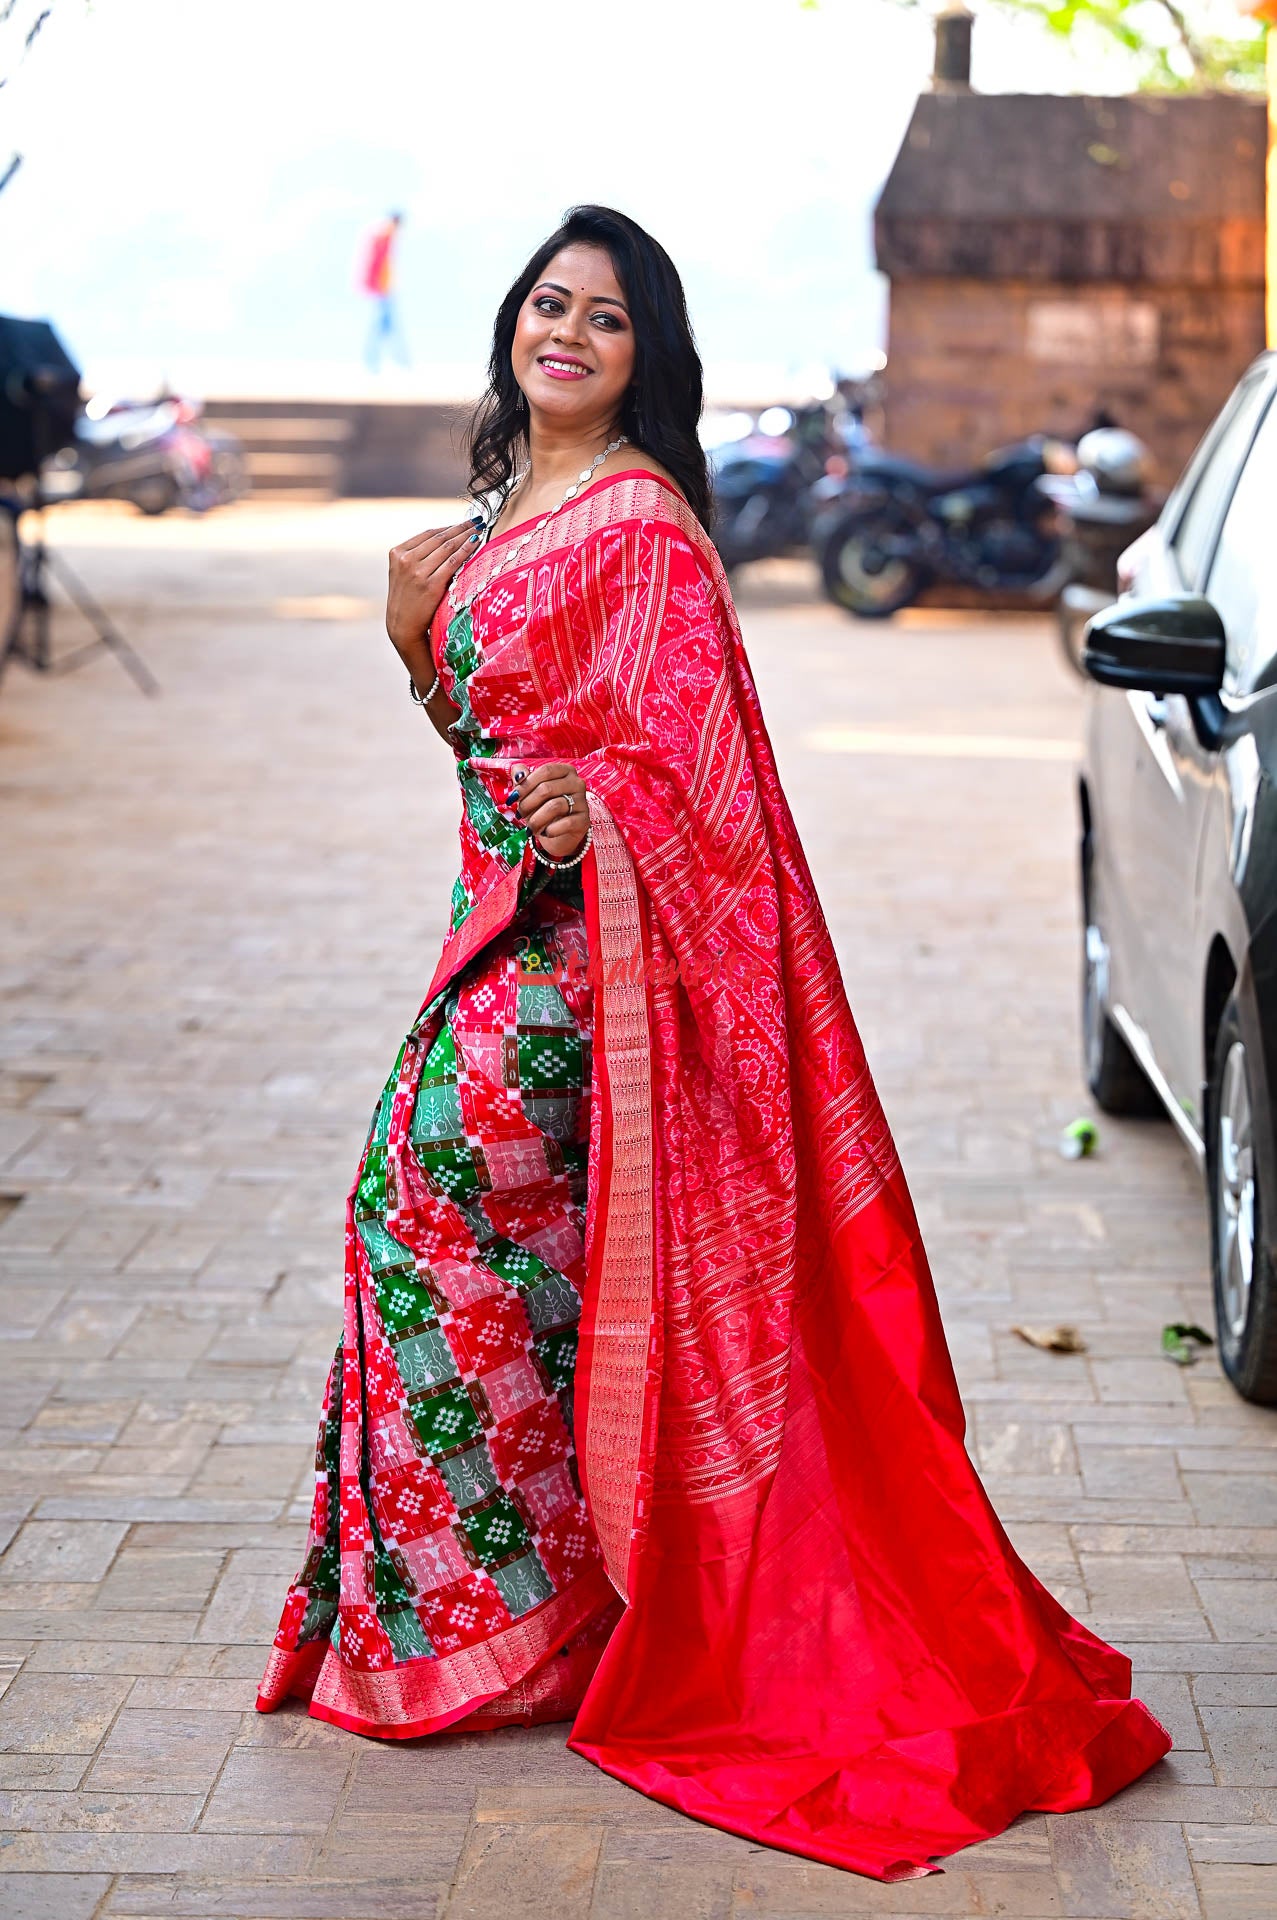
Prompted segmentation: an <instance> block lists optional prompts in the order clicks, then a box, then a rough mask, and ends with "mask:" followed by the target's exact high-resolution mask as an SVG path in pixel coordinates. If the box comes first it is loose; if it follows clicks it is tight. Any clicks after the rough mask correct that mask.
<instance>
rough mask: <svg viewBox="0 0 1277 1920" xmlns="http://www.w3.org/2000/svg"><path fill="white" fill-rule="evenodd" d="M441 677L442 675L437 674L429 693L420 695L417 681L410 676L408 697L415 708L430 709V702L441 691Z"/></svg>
mask: <svg viewBox="0 0 1277 1920" xmlns="http://www.w3.org/2000/svg"><path fill="white" fill-rule="evenodd" d="M441 677H442V676H441V675H440V674H438V673H436V674H435V677H434V679H433V680H432V681H431V683H430V691H429V693H418V692H417V683H416V681H415V680H414V679H413V677H412V675H411V674H409V675H408V697H409V699H410V700H411V701H412V704H413V706H414V707H428V706H429V705H430V702H431V701H432V700H433V699H434V697H435V695H436V694H437V693H438V691H439V681H440V679H441Z"/></svg>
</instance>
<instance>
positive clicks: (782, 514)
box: [708, 406, 832, 574]
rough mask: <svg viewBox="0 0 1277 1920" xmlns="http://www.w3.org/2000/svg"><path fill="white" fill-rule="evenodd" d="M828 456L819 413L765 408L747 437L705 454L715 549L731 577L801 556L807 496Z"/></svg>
mask: <svg viewBox="0 0 1277 1920" xmlns="http://www.w3.org/2000/svg"><path fill="white" fill-rule="evenodd" d="M831 450H832V442H831V438H830V423H829V416H828V414H827V412H826V410H825V408H824V407H823V406H809V407H799V408H796V409H792V410H791V409H790V408H789V407H767V408H764V410H763V412H762V413H761V414H760V415H759V416H758V419H757V422H756V423H755V424H754V428H753V430H752V431H751V432H748V433H746V434H745V435H744V436H743V437H742V438H740V439H736V440H729V441H727V442H726V443H724V444H720V445H718V446H711V447H710V448H709V449H708V455H709V465H710V476H711V479H712V482H713V488H714V544H715V546H716V547H717V548H718V553H719V558H720V559H721V560H722V563H723V566H724V568H725V569H726V571H727V572H728V573H729V574H730V573H732V572H734V571H735V569H736V568H737V567H741V566H744V565H745V564H746V563H747V562H748V561H751V560H770V559H775V558H777V557H778V556H781V555H784V554H791V553H797V552H801V551H803V550H805V549H806V547H807V544H808V541H809V539H810V534H811V515H812V495H811V490H812V487H813V485H814V484H815V482H816V481H817V480H819V479H820V478H821V477H822V475H823V474H824V473H825V470H826V463H827V461H828V459H829V457H830V453H831Z"/></svg>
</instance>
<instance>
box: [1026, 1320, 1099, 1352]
mask: <svg viewBox="0 0 1277 1920" xmlns="http://www.w3.org/2000/svg"><path fill="white" fill-rule="evenodd" d="M1011 1331H1012V1333H1018V1334H1019V1336H1020V1338H1021V1340H1027V1341H1028V1343H1029V1345H1030V1346H1031V1347H1041V1348H1043V1349H1044V1351H1045V1352H1047V1353H1085V1352H1086V1342H1085V1340H1084V1339H1083V1338H1082V1336H1081V1334H1080V1333H1079V1332H1078V1330H1077V1328H1076V1327H1068V1326H1061V1327H1012V1329H1011Z"/></svg>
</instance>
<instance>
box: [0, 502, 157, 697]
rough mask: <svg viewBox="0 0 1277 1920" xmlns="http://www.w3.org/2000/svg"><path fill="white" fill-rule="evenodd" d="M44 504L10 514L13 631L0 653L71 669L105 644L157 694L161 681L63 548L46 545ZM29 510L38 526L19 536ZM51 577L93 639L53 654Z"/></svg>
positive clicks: (44, 667)
mask: <svg viewBox="0 0 1277 1920" xmlns="http://www.w3.org/2000/svg"><path fill="white" fill-rule="evenodd" d="M45 505H46V502H44V501H43V500H38V501H37V503H36V504H35V505H34V506H32V507H27V508H25V509H22V510H20V511H19V513H18V514H17V515H15V523H14V531H15V534H17V535H18V583H19V600H18V606H17V612H16V616H15V623H14V632H13V634H12V636H11V638H10V640H9V644H8V646H7V647H6V646H5V645H4V642H3V640H0V659H3V658H4V657H5V656H6V655H7V656H8V657H10V658H12V659H15V660H21V661H23V662H24V663H25V664H26V665H27V666H29V667H31V668H33V669H34V670H35V672H36V673H51V674H61V673H73V672H74V671H75V669H76V668H77V667H83V666H86V665H87V664H88V662H89V661H90V660H91V659H92V658H93V657H94V655H95V654H98V653H100V652H102V650H103V649H104V648H105V649H106V650H107V651H108V652H110V653H113V654H114V655H115V657H116V659H117V660H118V661H119V663H120V665H121V666H122V667H123V668H124V671H125V672H126V673H127V674H128V676H129V678H130V679H131V680H132V681H133V683H134V685H135V686H137V687H138V688H139V689H140V690H141V691H142V692H143V693H147V694H157V693H158V692H159V690H160V683H159V681H158V680H157V679H156V678H155V675H154V674H153V673H152V672H151V670H150V668H149V667H148V666H147V664H146V662H145V660H143V659H142V657H141V655H140V654H139V653H138V651H137V649H136V647H134V646H132V645H131V644H130V642H129V641H128V640H126V639H125V637H124V635H123V634H122V633H121V632H120V629H119V628H118V627H117V626H116V624H115V622H114V620H112V618H111V616H110V614H109V613H108V612H107V611H106V608H105V607H103V606H102V605H101V604H100V603H99V602H98V601H97V600H95V599H94V597H93V595H92V594H91V593H90V592H89V589H88V588H87V587H86V586H85V584H84V582H83V580H81V578H80V576H79V574H78V573H76V572H75V570H74V568H73V567H71V566H70V565H69V564H68V562H67V561H66V560H65V559H64V557H63V556H62V554H60V553H58V552H57V550H56V549H53V548H50V547H49V545H48V543H47V541H46V540H45V537H44V508H45ZM30 513H34V514H35V515H36V517H37V519H38V521H39V532H38V533H37V535H36V538H35V539H34V541H24V540H23V539H22V538H21V525H22V520H23V518H24V517H25V516H26V514H30ZM50 579H53V580H56V581H57V583H58V585H59V587H61V589H62V591H63V593H65V595H66V597H67V599H68V600H69V601H70V602H71V604H72V606H73V607H75V608H76V609H77V611H78V612H79V613H81V614H82V615H83V616H84V619H85V620H86V621H87V622H88V624H89V625H90V626H91V627H92V629H93V638H92V640H86V641H83V642H82V643H81V644H80V645H79V646H78V647H73V648H72V649H71V650H70V651H69V652H67V653H60V654H55V653H54V651H53V639H52V624H53V623H52V618H51V615H52V610H53V609H52V602H51V601H50V599H49V588H48V582H49V580H50Z"/></svg>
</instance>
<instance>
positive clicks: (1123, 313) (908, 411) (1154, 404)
mask: <svg viewBox="0 0 1277 1920" xmlns="http://www.w3.org/2000/svg"><path fill="white" fill-rule="evenodd" d="M1266 139H1267V126H1266V116H1265V107H1264V103H1263V102H1262V101H1261V100H1253V101H1252V100H1247V99H1242V98H1238V97H1236V96H1225V95H1218V94H1217V95H1197V96H1158V95H1148V94H1144V95H1133V96H1129V97H1122V98H1117V99H1097V98H1086V97H1082V96H1075V95H1036V94H996V95H995V94H990V95H982V94H977V93H973V92H972V91H971V90H970V88H969V87H968V86H967V85H965V83H964V74H963V73H962V72H961V71H960V72H959V73H958V75H957V76H956V79H950V80H948V81H945V80H939V81H938V82H937V85H936V89H935V91H933V92H931V93H927V94H923V95H922V96H921V98H920V99H919V101H918V104H917V106H916V107H915V109H914V113H913V118H912V120H911V121H910V123H909V128H908V131H907V133H906V134H905V138H904V142H903V144H902V146H901V148H900V152H899V154H898V155H897V158H896V162H895V165H894V166H893V168H892V170H891V173H890V175H889V177H888V179H887V183H886V186H885V187H884V189H883V192H882V196H881V198H880V199H879V202H878V206H877V211H876V218H875V241H876V247H877V256H878V264H879V266H880V267H881V268H882V270H883V271H884V272H885V273H886V274H887V275H888V276H889V278H890V282H891V307H890V333H889V346H888V365H887V383H888V387H887V436H888V443H889V444H890V445H891V446H892V447H893V448H895V449H896V450H898V451H900V452H903V453H910V454H913V455H915V456H916V457H918V458H921V459H928V460H934V461H936V462H937V463H939V464H944V465H948V464H961V463H964V462H966V461H968V460H970V459H972V458H973V457H976V456H978V455H980V454H982V453H984V452H986V451H987V450H988V449H989V448H990V447H992V446H995V445H998V444H999V443H1001V442H1004V441H1007V440H1012V439H1016V438H1018V437H1019V436H1020V435H1021V434H1025V433H1029V432H1032V431H1034V430H1037V429H1043V430H1046V431H1049V432H1058V433H1061V434H1063V435H1069V434H1076V433H1077V432H1078V431H1079V430H1081V429H1082V428H1083V427H1084V426H1085V425H1086V424H1087V423H1088V422H1089V420H1090V418H1091V417H1092V416H1093V414H1094V412H1095V410H1096V408H1097V407H1099V406H1101V405H1102V406H1105V407H1107V408H1108V409H1109V411H1110V412H1111V413H1113V414H1114V415H1116V417H1117V418H1118V419H1119V421H1120V422H1121V424H1122V425H1124V426H1129V427H1131V428H1133V429H1134V431H1135V432H1136V433H1138V434H1140V435H1141V436H1142V437H1143V438H1144V439H1145V440H1146V441H1147V442H1148V444H1149V446H1150V447H1151V448H1152V449H1153V452H1154V455H1155V457H1156V460H1157V464H1158V469H1159V477H1160V478H1162V479H1163V480H1169V479H1170V478H1172V477H1173V475H1174V474H1175V473H1176V472H1177V471H1178V469H1179V468H1180V467H1181V466H1182V464H1183V462H1184V461H1185V460H1186V459H1187V457H1188V455H1189V453H1190V452H1191V451H1192V448H1193V446H1194V445H1195V443H1196V441H1197V439H1198V437H1199V436H1200V434H1201V431H1202V429H1203V427H1204V426H1205V424H1206V422H1207V421H1208V420H1209V419H1210V417H1211V415H1212V414H1213V413H1214V412H1215V410H1216V408H1217V407H1218V406H1219V404H1220V403H1221V401H1222V400H1223V399H1224V397H1225V395H1226V394H1227V393H1228V391H1229V389H1230V388H1231V387H1232V385H1233V382H1234V381H1235V380H1236V378H1237V375H1238V374H1239V373H1240V371H1241V370H1242V368H1243V367H1244V366H1245V365H1246V364H1247V362H1248V361H1249V360H1250V359H1252V358H1253V356H1254V355H1255V354H1256V353H1258V352H1259V351H1260V349H1261V348H1262V347H1263V344H1264V157H1265V147H1266Z"/></svg>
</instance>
